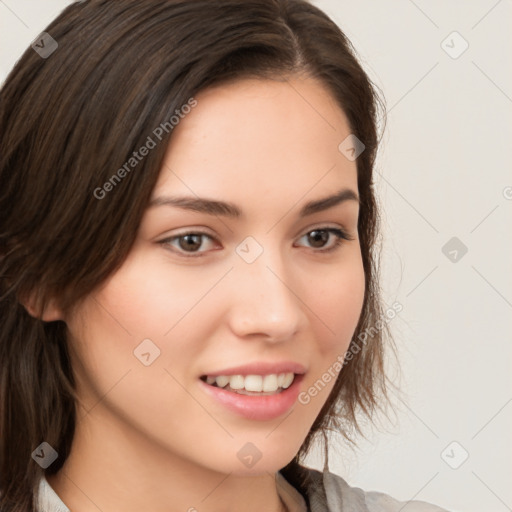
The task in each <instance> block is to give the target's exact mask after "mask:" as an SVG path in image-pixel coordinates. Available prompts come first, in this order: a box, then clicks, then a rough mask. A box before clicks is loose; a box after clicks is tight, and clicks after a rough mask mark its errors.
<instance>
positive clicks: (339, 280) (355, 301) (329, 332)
mask: <svg viewBox="0 0 512 512" xmlns="http://www.w3.org/2000/svg"><path fill="white" fill-rule="evenodd" d="M320 279H321V280H320ZM319 282H320V283H321V286H320V287H318V286H317V288H316V291H315V293H311V292H310V293H309V295H308V296H309V298H310V301H311V302H310V304H311V310H312V311H313V312H314V314H315V316H316V318H317V321H316V322H315V323H316V325H318V329H320V330H321V332H323V333H324V335H323V336H321V335H318V339H319V340H321V343H319V348H320V349H321V351H322V352H323V353H324V354H325V355H330V356H332V355H333V353H337V354H338V353H341V352H344V351H345V350H346V348H348V345H349V343H350V340H351V338H352V336H353V334H354V331H355V328H356V326H357V323H358V321H359V317H360V315H361V310H362V306H363V300H364V293H365V274H364V269H363V264H362V260H361V257H360V253H359V256H358V254H357V253H356V254H355V255H354V256H353V258H351V259H350V260H348V261H347V262H346V263H345V264H344V265H343V266H340V268H339V269H338V270H337V271H336V272H333V271H332V269H331V270H330V271H329V274H327V273H326V274H325V276H324V277H322V278H320V276H319V280H318V281H317V283H319Z"/></svg>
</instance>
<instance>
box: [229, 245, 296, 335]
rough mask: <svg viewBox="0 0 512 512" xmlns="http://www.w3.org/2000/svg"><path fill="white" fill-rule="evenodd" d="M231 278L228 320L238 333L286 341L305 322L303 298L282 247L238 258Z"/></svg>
mask: <svg viewBox="0 0 512 512" xmlns="http://www.w3.org/2000/svg"><path fill="white" fill-rule="evenodd" d="M286 267H288V270H287V268H286ZM231 279H233V281H232V283H233V293H232V295H231V305H230V312H229V322H230V325H231V329H232V330H233V332H234V333H235V334H236V335H237V336H239V337H247V336H256V335H259V336H265V337H267V338H268V339H269V340H270V341H274V342H278V341H285V340H287V339H289V338H292V337H293V336H294V334H295V333H296V332H297V331H298V330H299V329H300V328H301V325H302V322H305V319H306V316H305V314H304V310H303V308H304V307H305V306H304V302H303V300H304V298H301V297H300V296H299V294H298V292H297V290H296V289H294V288H297V285H298V281H297V280H293V279H291V278H290V269H289V265H288V266H287V265H286V262H283V259H282V257H281V255H279V251H272V253H271V252H270V251H269V250H264V251H263V253H262V254H261V255H260V256H259V257H258V258H257V259H256V261H254V262H252V263H247V262H245V261H243V260H240V261H238V262H237V264H236V265H235V269H234V271H233V272H232V276H231ZM294 284H295V286H294ZM301 299H302V300H301Z"/></svg>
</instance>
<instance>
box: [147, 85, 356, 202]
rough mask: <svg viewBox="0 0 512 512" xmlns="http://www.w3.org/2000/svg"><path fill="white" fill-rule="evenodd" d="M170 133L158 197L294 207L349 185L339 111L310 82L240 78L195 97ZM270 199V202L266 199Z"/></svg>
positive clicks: (352, 172)
mask: <svg viewBox="0 0 512 512" xmlns="http://www.w3.org/2000/svg"><path fill="white" fill-rule="evenodd" d="M195 99H196V101H197V106H196V107H195V108H194V109H193V110H192V111H191V112H190V113H188V114H186V115H184V116H183V118H182V119H181V120H180V122H179V124H178V125H177V126H176V127H175V128H174V129H173V133H172V136H171V141H170V144H169V147H168V151H167V154H166V158H165V161H164V165H163V168H162V173H161V176H160V178H159V180H158V183H157V185H156V187H155V193H154V196H155V195H158V194H159V193H163V192H164V193H166V192H169V191H172V192H175V191H176V192H178V191H179V192H183V193H188V194H190V193H193V194H197V195H209V196H218V197H220V196H223V197H225V198H226V196H230V197H231V198H232V199H236V198H238V197H239V196H240V195H244V196H245V197H247V198H248V197H249V196H250V195H251V193H252V194H255V195H258V196H259V197H262V196H269V199H270V196H272V194H273V192H277V193H278V197H279V198H281V200H282V201H292V202H296V201H297V199H298V197H300V196H301V195H303V194H305V193H307V191H308V190H309V189H312V188H316V191H317V193H316V196H318V195H326V194H325V192H332V191H333V190H338V189H340V188H342V187H346V186H350V187H351V188H353V189H354V191H355V192H356V193H357V171H356V163H355V162H354V161H350V160H348V159H347V158H346V157H345V156H344V155H343V154H342V153H341V152H340V150H339V149H338V146H339V145H340V143H341V142H342V141H343V140H344V139H345V138H346V137H347V136H348V135H349V134H350V127H349V124H348V121H347V118H346V116H345V114H344V112H343V111H342V110H341V108H340V107H339V105H338V104H337V102H336V101H335V100H334V98H333V97H332V95H331V94H330V92H329V91H328V90H327V88H326V87H325V86H324V85H323V84H322V83H320V82H318V81H317V80H314V79H311V78H301V77H293V78H289V79H287V80H284V79H283V80H281V81H277V80H264V79H246V80H240V81H237V82H232V83H229V84H223V85H219V86H215V87H212V88H210V89H206V90H204V91H201V92H200V93H199V94H198V95H197V96H195ZM273 199H276V197H273Z"/></svg>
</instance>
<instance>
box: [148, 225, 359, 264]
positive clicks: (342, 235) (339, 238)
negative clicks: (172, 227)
mask: <svg viewBox="0 0 512 512" xmlns="http://www.w3.org/2000/svg"><path fill="white" fill-rule="evenodd" d="M314 231H325V232H327V233H331V234H333V235H335V236H336V240H335V241H334V245H333V246H332V247H329V248H328V249H317V250H315V249H314V248H313V252H317V253H318V252H319V253H322V254H326V253H330V252H333V251H335V250H336V249H338V248H339V247H340V246H341V245H342V244H343V240H347V241H348V240H354V239H353V238H352V237H351V236H349V235H348V234H347V233H346V232H345V231H343V230H342V229H339V228H330V227H320V228H315V229H312V230H311V231H308V232H307V233H305V234H304V235H302V236H301V238H303V237H304V236H307V235H309V234H310V233H313V232H314ZM188 235H199V236H205V237H207V238H209V239H210V240H215V238H213V237H212V236H211V235H209V234H208V233H204V232H202V231H187V232H185V233H180V234H178V235H175V236H172V237H170V238H165V239H164V240H160V242H158V243H159V244H161V245H162V246H167V245H170V242H172V241H174V240H179V239H180V238H183V237H186V236H188ZM172 251H173V252H176V253H177V254H179V255H180V256H182V257H184V258H200V257H202V256H204V254H205V252H200V253H198V252H195V253H194V252H192V253H188V254H187V252H183V251H180V250H178V251H176V250H174V249H172Z"/></svg>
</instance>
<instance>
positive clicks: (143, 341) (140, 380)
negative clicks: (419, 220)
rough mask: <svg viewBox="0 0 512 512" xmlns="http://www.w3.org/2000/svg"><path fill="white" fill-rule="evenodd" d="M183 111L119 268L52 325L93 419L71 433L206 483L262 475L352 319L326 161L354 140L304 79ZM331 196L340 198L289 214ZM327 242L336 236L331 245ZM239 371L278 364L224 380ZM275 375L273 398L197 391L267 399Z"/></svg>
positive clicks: (353, 292)
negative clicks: (205, 203) (128, 448)
mask: <svg viewBox="0 0 512 512" xmlns="http://www.w3.org/2000/svg"><path fill="white" fill-rule="evenodd" d="M195 99H196V100H197V102H198V103H197V106H196V107H195V108H194V109H192V110H191V112H190V113H189V114H187V115H186V116H184V118H183V119H182V120H181V121H180V122H179V124H178V125H177V126H176V127H175V128H174V133H173V135H172V141H171V143H170V146H169V148H168V152H167V156H166V158H165V162H164V164H163V167H162V170H161V174H160V177H159V179H158V183H157V184H156V187H155V189H154V191H153V196H152V199H153V200H154V201H153V204H152V205H151V206H149V207H148V209H147V211H146V213H145V215H144V217H143V219H142V223H141V225H140V229H139V232H138V236H137V240H136V242H135V244H134V246H133V248H132V250H131V252H130V254H129V255H128V257H127V259H126V260H125V262H124V264H123V265H122V266H121V267H120V268H119V270H118V271H116V272H115V273H114V274H113V275H112V276H111V277H110V278H109V279H108V280H107V281H106V282H105V283H104V284H103V285H102V286H101V287H100V288H99V289H98V290H96V291H95V292H94V293H92V294H91V295H89V296H88V297H87V298H86V299H85V300H84V301H83V302H81V303H80V304H79V305H77V307H76V308H75V309H74V311H73V312H72V313H71V314H70V315H69V316H67V317H66V318H65V321H66V323H67V325H68V329H69V342H70V347H71V349H72V357H73V366H74V369H75V373H76V377H77V382H78V392H79V395H80V396H81V398H82V405H83V406H84V407H85V409H86V411H89V412H84V411H82V413H81V414H80V411H79V415H78V418H79V425H78V426H79V428H81V427H83V426H85V425H90V426H92V425H93V424H94V423H96V427H94V428H95V429H96V430H94V431H95V432H99V431H100V428H99V427H98V426H97V425H99V424H100V423H101V424H102V425H103V426H105V429H107V426H108V428H110V429H111V430H115V431H116V432H117V435H118V436H119V433H120V437H119V439H120V438H126V437H129V438H130V439H131V440H133V441H136V440H142V439H143V440H144V443H146V445H147V443H150V444H151V446H152V447H153V448H155V450H153V452H154V453H155V454H158V457H166V458H168V459H169V460H177V458H179V459H180V460H183V461H187V463H189V464H190V463H192V464H194V465H200V466H202V467H204V468H209V469H212V470H215V471H221V472H224V473H230V472H232V473H235V474H249V473H250V474H255V473H260V472H263V471H268V472H275V471H277V470H279V469H280V468H281V467H283V466H285V465H286V464H287V463H288V462H289V461H290V460H291V459H292V458H293V457H294V455H295V454H296V453H297V451H298V450H299V448H300V446H301V444H302V442H303V440H304V438H305V437H306V435H307V433H308V431H309V430H310V428H311V426H312V424H313V422H314V420H315V418H316V417H317V415H318V413H319V411H320V409H321V408H322V406H323V405H324V403H325V402H326V400H327V398H328V396H329V393H330V391H331V390H332V387H333V385H334V378H333V376H334V377H335V376H336V375H337V373H338V372H339V370H340V366H341V365H340V361H342V357H343V355H344V353H345V351H346V350H347V348H348V345H349V342H350V339H351V337H352V335H353V333H354V330H355V327H356V325H357V322H358V319H359V316H360V313H361V308H362V303H363V296H364V280H365V277H364V272H363V266H362V259H361V252H360V245H359V239H358V232H357V220H358V212H359V204H358V202H357V200H355V199H354V198H351V197H350V192H352V194H353V195H354V196H355V197H356V198H357V195H358V188H357V172H356V163H355V161H353V159H348V158H347V157H346V156H345V155H344V154H343V152H341V151H340V149H338V146H339V145H340V143H342V142H343V141H344V140H345V139H346V137H347V136H349V134H350V129H349V126H348V123H347V120H346V118H345V115H344V114H343V112H342V111H341V110H340V109H339V107H338V106H337V105H336V103H335V101H334V100H333V99H332V97H331V96H330V95H329V93H328V92H327V91H326V90H325V89H324V88H323V86H322V85H321V84H319V83H318V82H316V81H314V80H312V79H303V78H299V77H294V78H293V79H290V80H289V81H287V82H286V81H282V82H278V81H268V80H243V81H239V82H237V83H233V84H229V85H224V86H221V87H215V88H212V89H209V90H205V91H203V92H201V93H200V94H199V95H197V96H196V98H195ZM126 179H135V180H136V179H137V174H136V172H135V171H134V173H133V174H132V175H130V176H129V177H127V178H126ZM343 191H345V192H344V194H343V195H344V200H341V201H339V202H336V203H335V204H334V203H332V204H330V205H329V204H324V206H329V207H328V208H325V209H324V208H320V207H317V208H309V211H306V212H302V213H305V214H304V215H302V214H301V211H302V210H303V208H304V207H305V205H306V204H308V203H310V202H313V201H315V202H316V201H319V200H321V199H324V198H328V197H331V196H334V195H337V194H339V193H342V192H343ZM110 193H111V194H122V193H123V190H122V187H121V186H119V187H117V188H116V189H114V190H113V191H111V192H110ZM177 197H187V198H190V199H189V203H188V205H189V206H191V205H192V204H194V203H197V204H199V203H200V201H202V200H206V199H207V200H209V201H217V202H225V203H229V204H230V205H233V207H236V209H238V210H239V215H238V216H234V215H228V214H225V213H226V212H228V209H227V208H219V207H215V209H214V211H215V213H216V214H211V213H209V212H208V211H206V208H204V207H201V208H200V209H199V208H198V209H197V210H195V209H192V208H191V207H190V208H187V207H186V205H187V203H185V202H183V201H182V206H181V207H180V206H178V205H176V204H171V203H172V202H171V198H177ZM103 200H104V201H107V200H108V197H107V198H105V199H103ZM201 204H202V203H201ZM201 209H202V210H203V211H199V210H201ZM210 210H213V208H211V209H210ZM106 220H107V219H106ZM329 229H333V230H342V231H343V232H345V233H346V235H348V237H350V239H349V240H345V239H339V241H340V242H341V243H340V244H339V245H336V242H337V240H338V237H337V236H336V234H335V231H332V232H329V231H328V230H329ZM187 233H191V234H192V235H189V236H184V235H186V234H187ZM180 236H181V238H180ZM253 363H263V364H264V363H268V364H270V365H273V364H277V365H278V364H281V363H283V364H285V367H283V368H276V371H275V372H274V371H272V368H259V369H258V368H252V369H250V368H249V369H244V370H238V371H237V370H235V371H234V372H229V371H228V369H231V368H234V367H238V366H243V365H249V364H253ZM288 363H291V364H295V367H293V366H292V367H290V368H288V371H290V370H291V371H292V372H293V373H298V372H300V371H301V370H300V369H301V368H302V370H303V371H304V374H303V375H302V377H294V379H296V380H295V381H294V383H293V384H292V385H291V386H290V388H289V389H288V390H287V391H285V392H283V395H282V396H281V394H280V393H279V394H274V395H272V396H261V395H258V396H243V395H241V394H239V393H236V392H235V391H226V390H220V389H219V388H218V387H217V388H214V387H212V386H211V385H210V384H207V383H205V382H203V380H201V377H203V378H204V376H205V375H207V376H210V377H213V376H218V375H226V374H230V373H235V374H236V373H239V374H242V375H247V374H250V375H256V376H258V375H261V376H262V378H261V383H264V382H266V386H270V387H271V386H272V385H273V384H275V383H276V380H277V379H275V378H274V377H272V376H270V377H268V376H267V375H269V374H272V373H277V374H279V373H287V369H286V365H287V364H288ZM278 370H283V371H278ZM228 376H229V375H228ZM265 376H267V377H266V378H265ZM209 380H210V381H211V380H212V379H209ZM221 381H222V379H221ZM239 381H240V379H239V378H238V381H237V382H239ZM242 382H243V383H244V385H247V386H248V387H250V386H251V383H252V384H255V385H257V384H258V382H259V381H258V378H257V377H256V378H253V377H251V378H249V379H247V381H245V380H243V381H242ZM279 382H281V384H282V381H279ZM315 383H316V389H314V390H313V391H312V392H309V391H308V390H309V388H311V387H312V386H314V385H315ZM233 386H234V387H237V384H236V382H233ZM267 389H270V388H267ZM299 395H300V400H299V399H298V397H299ZM283 396H284V397H285V398H282V397H283ZM222 397H227V399H226V401H225V402H224V401H223V400H222ZM236 400H238V402H236ZM254 404H256V405H254ZM91 431H92V430H91ZM112 456H122V454H119V453H118V452H115V450H113V453H112Z"/></svg>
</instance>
